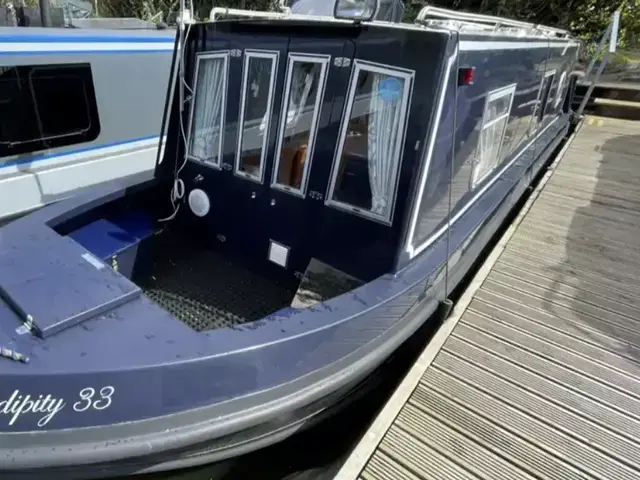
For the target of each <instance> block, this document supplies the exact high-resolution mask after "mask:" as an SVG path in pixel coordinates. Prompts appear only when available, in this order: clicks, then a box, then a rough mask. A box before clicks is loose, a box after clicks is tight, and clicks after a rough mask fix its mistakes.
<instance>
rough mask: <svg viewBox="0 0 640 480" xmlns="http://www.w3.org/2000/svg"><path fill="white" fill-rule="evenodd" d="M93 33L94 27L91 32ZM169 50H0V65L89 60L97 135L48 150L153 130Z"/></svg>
mask: <svg viewBox="0 0 640 480" xmlns="http://www.w3.org/2000/svg"><path fill="white" fill-rule="evenodd" d="M91 33H93V31H92V32H91ZM171 56H172V52H171V51H163V52H145V53H133V54H132V53H129V52H126V51H125V52H122V53H118V52H114V53H91V52H87V53H72V54H67V55H64V54H60V53H55V54H51V53H43V54H31V55H24V56H18V55H6V56H0V67H2V66H16V65H49V64H56V65H57V64H70V63H89V64H90V65H91V72H92V76H93V82H94V88H95V93H96V100H97V103H98V114H99V116H100V135H98V138H96V139H95V140H94V141H92V142H86V143H83V144H81V145H71V146H64V147H59V148H55V149H51V150H48V153H49V154H56V153H61V152H66V151H69V150H73V149H77V148H79V147H80V148H83V149H84V148H91V147H94V146H102V145H105V144H110V143H116V142H125V141H131V140H135V139H141V138H145V137H153V136H158V135H159V133H160V130H161V127H162V114H163V111H164V100H165V97H166V93H167V87H168V83H169V70H170V68H171Z"/></svg>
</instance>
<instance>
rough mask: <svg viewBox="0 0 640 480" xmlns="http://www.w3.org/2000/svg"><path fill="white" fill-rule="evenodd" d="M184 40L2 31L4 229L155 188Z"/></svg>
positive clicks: (0, 207)
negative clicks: (105, 188)
mask: <svg viewBox="0 0 640 480" xmlns="http://www.w3.org/2000/svg"><path fill="white" fill-rule="evenodd" d="M175 42H176V32H175V30H173V31H171V30H164V31H155V30H146V31H145V30H132V31H123V30H113V29H66V28H39V27H29V28H24V27H1V28H0V221H2V220H7V219H8V218H10V217H13V216H16V215H20V214H23V213H26V212H28V211H30V210H33V209H35V208H38V207H41V206H43V205H46V204H48V203H51V202H55V201H58V200H61V199H63V198H66V197H69V196H72V195H74V194H76V193H79V192H81V191H82V190H83V189H87V188H90V187H93V186H96V185H99V184H101V183H104V182H109V181H120V180H122V181H124V182H128V184H131V183H136V181H140V180H141V179H143V178H147V179H148V178H151V177H152V176H153V170H154V166H155V161H156V156H157V149H158V145H159V144H160V130H161V128H162V114H163V110H164V104H165V98H166V92H167V86H168V84H169V77H170V73H171V58H172V55H173V50H174V47H175Z"/></svg>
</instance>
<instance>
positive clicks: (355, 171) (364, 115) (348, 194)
mask: <svg viewBox="0 0 640 480" xmlns="http://www.w3.org/2000/svg"><path fill="white" fill-rule="evenodd" d="M354 68H355V70H354V73H353V77H352V84H351V86H350V90H349V95H348V99H347V108H346V110H345V112H346V115H345V118H344V119H343V125H342V131H341V136H340V142H339V145H338V149H337V155H336V161H335V162H334V165H333V172H332V177H331V184H330V187H329V194H328V195H327V197H328V202H327V203H328V204H329V205H332V206H334V207H337V208H341V209H344V210H346V211H349V212H351V213H355V214H358V215H363V216H366V217H368V218H372V219H376V220H378V221H381V222H383V223H387V224H388V223H391V217H392V212H393V203H394V201H395V195H396V189H397V180H398V172H399V169H400V159H401V155H402V145H403V143H404V134H405V129H406V116H407V105H408V102H409V95H410V92H411V88H412V84H413V73H412V72H408V71H396V70H393V69H388V68H381V67H379V66H374V65H369V64H367V63H364V62H358V61H356V62H355V67H354Z"/></svg>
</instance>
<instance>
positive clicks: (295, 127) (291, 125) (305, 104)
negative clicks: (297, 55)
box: [276, 60, 325, 191]
mask: <svg viewBox="0 0 640 480" xmlns="http://www.w3.org/2000/svg"><path fill="white" fill-rule="evenodd" d="M324 66H325V63H324V62H312V61H301V60H296V61H293V62H292V68H291V76H290V84H289V85H290V88H289V95H288V98H287V102H286V105H285V108H284V109H283V113H284V114H285V115H286V118H285V119H284V122H285V124H284V132H283V139H282V148H281V150H280V158H279V162H278V171H277V176H276V183H278V184H280V185H283V186H285V187H289V188H291V189H295V190H298V191H301V190H303V187H304V183H305V182H306V176H307V170H308V168H309V167H308V163H309V161H310V158H309V154H308V151H309V148H310V146H311V144H312V143H313V139H314V136H315V123H317V121H316V117H317V115H319V111H320V108H321V105H322V104H321V98H320V95H321V93H322V86H323V83H324V78H323V77H324V70H325V68H324Z"/></svg>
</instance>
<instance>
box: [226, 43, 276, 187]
mask: <svg viewBox="0 0 640 480" xmlns="http://www.w3.org/2000/svg"><path fill="white" fill-rule="evenodd" d="M277 60H278V52H262V51H248V50H246V51H245V57H244V71H243V76H242V89H243V92H244V93H243V96H242V100H241V104H240V122H239V123H240V125H242V128H241V130H240V135H239V138H238V149H237V158H236V168H235V172H236V174H238V175H242V176H245V177H246V178H249V179H251V180H256V181H258V182H262V179H263V170H264V162H265V153H266V142H267V140H268V138H269V128H268V126H269V120H270V118H271V111H272V109H273V86H274V81H275V78H274V77H275V72H276V62H277Z"/></svg>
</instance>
